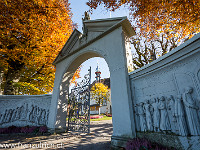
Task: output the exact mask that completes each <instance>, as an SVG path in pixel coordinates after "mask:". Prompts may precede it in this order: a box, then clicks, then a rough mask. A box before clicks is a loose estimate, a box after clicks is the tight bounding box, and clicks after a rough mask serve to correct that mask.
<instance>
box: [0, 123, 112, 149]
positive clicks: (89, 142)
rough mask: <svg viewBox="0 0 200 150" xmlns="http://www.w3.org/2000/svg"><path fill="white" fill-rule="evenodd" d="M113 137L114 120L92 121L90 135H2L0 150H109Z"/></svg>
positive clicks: (0, 137)
mask: <svg viewBox="0 0 200 150" xmlns="http://www.w3.org/2000/svg"><path fill="white" fill-rule="evenodd" d="M111 135H112V120H103V121H92V122H91V133H90V134H83V133H82V134H72V133H62V134H55V135H46V136H34V135H5V136H2V135H1V136H0V149H15V150H22V149H49V150H53V149H60V150H61V149H66V150H74V149H77V150H93V149H94V150H108V149H110V141H111ZM6 144H7V145H6Z"/></svg>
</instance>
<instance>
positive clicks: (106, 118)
mask: <svg viewBox="0 0 200 150" xmlns="http://www.w3.org/2000/svg"><path fill="white" fill-rule="evenodd" d="M101 120H112V117H107V116H106V115H104V116H103V118H98V119H90V121H101Z"/></svg>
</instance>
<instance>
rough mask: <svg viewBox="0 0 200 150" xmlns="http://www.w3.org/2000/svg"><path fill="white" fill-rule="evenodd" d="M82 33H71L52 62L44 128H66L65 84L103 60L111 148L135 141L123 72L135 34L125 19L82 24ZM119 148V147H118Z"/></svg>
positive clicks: (130, 104) (128, 90)
mask: <svg viewBox="0 0 200 150" xmlns="http://www.w3.org/2000/svg"><path fill="white" fill-rule="evenodd" d="M83 24H84V30H85V31H84V33H83V34H81V33H80V32H79V31H77V30H75V31H74V32H73V33H72V35H71V37H70V38H69V40H68V41H67V43H66V45H65V46H64V47H63V49H62V51H61V52H60V54H59V55H58V57H57V58H56V60H55V61H54V64H55V65H56V76H55V81H54V89H53V95H52V101H51V107H50V114H49V121H48V127H49V128H51V129H65V128H66V115H67V113H66V111H67V110H66V109H67V104H66V96H67V94H68V91H69V81H70V79H71V78H72V76H73V74H74V72H75V71H76V69H77V68H78V66H79V65H81V64H82V63H83V62H84V61H86V60H87V59H89V58H92V57H103V58H104V59H105V60H106V62H107V64H108V67H109V70H110V81H111V93H112V95H111V101H112V114H113V136H112V145H114V146H117V145H119V143H120V142H123V140H125V139H126V138H127V139H128V138H133V137H135V123H134V117H133V107H132V100H131V91H130V85H129V84H130V82H129V76H128V69H127V52H128V51H129V47H128V46H127V45H128V40H127V39H128V38H129V37H130V36H132V35H134V34H135V32H134V30H133V28H132V27H131V25H130V22H129V21H128V20H127V18H126V17H121V18H109V19H103V20H86V21H84V22H83ZM120 145H121V144H120Z"/></svg>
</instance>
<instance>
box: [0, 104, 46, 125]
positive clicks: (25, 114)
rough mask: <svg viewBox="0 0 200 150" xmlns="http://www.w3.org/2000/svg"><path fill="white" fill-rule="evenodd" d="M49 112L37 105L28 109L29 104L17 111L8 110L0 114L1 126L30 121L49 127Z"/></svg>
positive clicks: (16, 109) (18, 108)
mask: <svg viewBox="0 0 200 150" xmlns="http://www.w3.org/2000/svg"><path fill="white" fill-rule="evenodd" d="M48 116H49V110H46V109H42V108H40V107H38V106H37V105H35V106H34V105H31V107H30V108H29V107H28V104H27V103H24V104H23V105H22V106H20V107H19V106H18V107H16V108H15V109H6V110H5V112H4V113H3V114H0V125H2V124H5V123H11V122H14V121H29V122H32V123H35V124H37V125H47V123H48Z"/></svg>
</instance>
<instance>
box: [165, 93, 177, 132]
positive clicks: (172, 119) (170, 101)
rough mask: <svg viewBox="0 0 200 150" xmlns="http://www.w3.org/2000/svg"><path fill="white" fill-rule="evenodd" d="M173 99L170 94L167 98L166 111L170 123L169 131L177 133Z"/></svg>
mask: <svg viewBox="0 0 200 150" xmlns="http://www.w3.org/2000/svg"><path fill="white" fill-rule="evenodd" d="M174 106H175V101H174V98H173V96H172V95H171V96H170V97H169V98H168V99H167V112H168V116H169V121H170V125H171V131H172V132H173V133H177V126H176V116H175V107H174Z"/></svg>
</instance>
